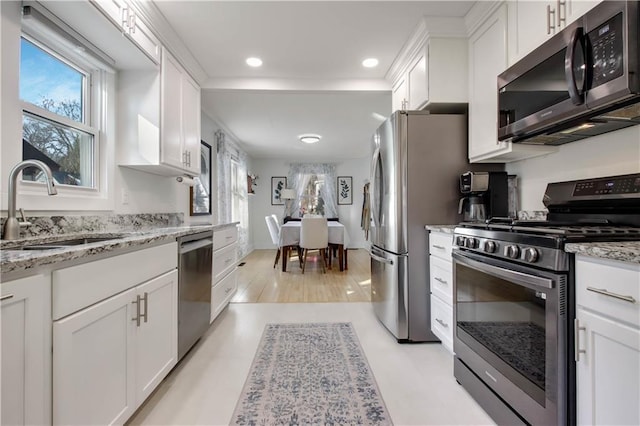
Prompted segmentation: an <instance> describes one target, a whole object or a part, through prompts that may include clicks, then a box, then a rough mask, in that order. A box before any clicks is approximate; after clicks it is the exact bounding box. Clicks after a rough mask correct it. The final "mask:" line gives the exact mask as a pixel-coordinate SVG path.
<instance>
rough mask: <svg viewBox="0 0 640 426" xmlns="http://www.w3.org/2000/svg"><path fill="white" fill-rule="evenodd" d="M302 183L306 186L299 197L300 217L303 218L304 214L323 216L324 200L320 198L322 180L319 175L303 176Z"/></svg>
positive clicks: (322, 190) (322, 188)
mask: <svg viewBox="0 0 640 426" xmlns="http://www.w3.org/2000/svg"><path fill="white" fill-rule="evenodd" d="M302 182H305V183H306V185H305V186H304V187H303V189H302V194H301V196H300V197H299V204H300V206H299V212H300V216H304V215H305V214H306V213H309V214H320V215H323V216H324V213H325V212H324V198H323V197H322V193H323V192H324V184H325V182H324V178H323V177H322V176H321V175H316V174H309V175H304V176H303V178H302Z"/></svg>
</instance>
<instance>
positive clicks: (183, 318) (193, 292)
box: [178, 231, 213, 360]
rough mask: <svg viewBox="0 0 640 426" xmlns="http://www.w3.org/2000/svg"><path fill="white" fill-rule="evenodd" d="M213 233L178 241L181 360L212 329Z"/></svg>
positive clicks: (179, 348) (179, 341)
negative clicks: (210, 324) (210, 322)
mask: <svg viewBox="0 0 640 426" xmlns="http://www.w3.org/2000/svg"><path fill="white" fill-rule="evenodd" d="M212 262H213V231H206V232H199V233H197V234H191V235H186V236H184V237H180V238H178V360H180V359H182V357H183V356H184V355H185V354H186V353H187V352H188V351H189V349H191V347H192V346H193V345H194V344H195V343H196V342H197V341H198V339H200V337H202V335H203V334H204V333H205V332H206V331H207V329H208V328H209V318H210V316H211V282H212V281H211V280H212V275H211V274H212Z"/></svg>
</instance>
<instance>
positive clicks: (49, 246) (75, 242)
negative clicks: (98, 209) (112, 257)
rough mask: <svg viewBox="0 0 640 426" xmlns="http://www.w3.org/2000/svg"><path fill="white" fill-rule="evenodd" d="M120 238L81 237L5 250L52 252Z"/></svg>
mask: <svg viewBox="0 0 640 426" xmlns="http://www.w3.org/2000/svg"><path fill="white" fill-rule="evenodd" d="M121 238H124V237H123V236H120V235H112V236H109V237H82V238H73V239H70V240H63V241H50V242H47V243H36V244H25V245H24V246H21V247H15V248H11V249H7V250H53V249H59V248H65V247H73V246H80V245H84V244H91V243H99V242H102V241H110V240H119V239H121Z"/></svg>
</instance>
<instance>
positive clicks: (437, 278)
mask: <svg viewBox="0 0 640 426" xmlns="http://www.w3.org/2000/svg"><path fill="white" fill-rule="evenodd" d="M433 279H434V280H436V281H438V282H439V283H442V284H444V285H449V283H448V282H447V280H443V279H442V278H440V277H433Z"/></svg>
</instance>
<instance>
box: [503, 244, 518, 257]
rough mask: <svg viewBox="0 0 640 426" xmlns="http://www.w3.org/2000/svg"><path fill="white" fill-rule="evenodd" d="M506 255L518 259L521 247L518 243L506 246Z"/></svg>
mask: <svg viewBox="0 0 640 426" xmlns="http://www.w3.org/2000/svg"><path fill="white" fill-rule="evenodd" d="M504 255H505V256H507V257H510V258H511V259H517V258H518V257H520V247H518V246H516V245H510V246H506V247H505V248H504Z"/></svg>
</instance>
